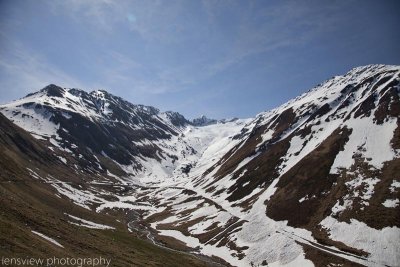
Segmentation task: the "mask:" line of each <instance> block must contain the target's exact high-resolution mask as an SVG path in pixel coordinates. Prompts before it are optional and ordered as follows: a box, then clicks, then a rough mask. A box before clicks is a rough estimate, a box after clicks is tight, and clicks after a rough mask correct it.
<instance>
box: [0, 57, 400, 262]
mask: <svg viewBox="0 0 400 267" xmlns="http://www.w3.org/2000/svg"><path fill="white" fill-rule="evenodd" d="M399 84H400V67H399V66H387V65H368V66H363V67H358V68H354V69H352V70H351V71H349V72H348V73H347V74H345V75H342V76H335V77H333V78H331V79H329V80H327V81H325V82H323V83H321V84H320V85H318V86H316V87H314V88H312V89H311V90H309V91H308V92H306V93H304V94H302V95H301V96H299V97H297V98H295V99H292V100H290V101H289V102H287V103H285V104H283V105H282V106H280V107H278V108H275V109H273V110H271V111H267V112H262V113H260V114H258V115H257V116H256V117H255V118H249V119H236V118H235V119H230V120H214V119H209V118H207V117H205V116H201V117H200V118H197V119H194V120H188V119H186V118H185V117H184V116H183V115H181V114H179V113H177V112H170V111H168V112H160V111H159V110H158V109H157V108H154V107H150V106H144V105H135V104H132V103H129V102H128V101H126V100H124V99H122V98H120V97H117V96H114V95H112V94H110V93H108V92H106V91H103V90H98V91H93V92H90V93H88V92H86V91H83V90H79V89H66V88H61V87H59V86H56V85H49V86H47V87H45V88H43V89H42V90H40V91H38V92H36V93H32V94H29V95H27V96H26V97H24V98H21V99H19V100H16V101H14V102H11V103H9V104H6V105H1V106H0V112H1V113H2V114H3V115H4V116H1V117H0V122H1V128H0V130H1V139H0V144H1V147H2V149H1V152H0V168H1V169H2V170H3V171H2V173H1V175H0V178H1V181H2V190H3V191H4V194H5V197H3V202H4V205H2V206H3V208H2V210H1V209H0V212H2V214H7V216H4V218H3V219H2V221H1V224H2V227H0V228H4V227H6V226H7V225H13V227H15V229H14V230H13V231H14V233H15V234H14V235H13V234H10V233H7V234H6V233H2V235H1V236H3V234H4V238H3V241H2V242H1V243H0V245H1V246H2V248H3V249H5V251H8V252H9V254H10V253H11V254H18V253H19V252H20V251H23V245H22V244H25V243H26V242H27V240H33V242H35V244H36V246H35V247H32V248H30V249H29V251H30V253H32V255H40V253H42V252H41V251H43V250H45V249H48V248H47V247H48V246H50V247H51V251H52V253H56V254H57V253H58V254H57V255H59V254H60V255H64V254H68V255H69V254H71V255H74V253H75V254H76V253H89V252H92V251H93V250H95V249H96V248H97V247H98V246H102V245H101V243H102V242H110V241H109V240H110V237H113V238H114V239H112V240H115V237H116V236H118V238H120V239H121V242H114V243H113V246H111V247H107V246H105V247H102V248H101V250H102V251H103V252H104V253H106V254H107V253H112V251H114V250H118V251H119V252H118V253H117V254H116V256H115V259H114V263H115V264H116V265H115V266H131V265H132V264H133V265H140V264H145V265H146V264H148V265H155V266H156V265H157V262H158V263H163V264H165V266H174V263H173V261H172V259H171V258H173V257H179V258H181V259H182V263H181V264H182V266H185V265H187V266H189V265H191V266H193V265H195V266H197V265H198V266H202V265H203V264H205V265H211V266H212V265H220V264H222V265H227V266H229V265H232V266H252V265H256V266H267V265H268V266H314V265H315V266H399V265H400V256H399V255H400V246H399V244H400V229H399V227H400V85H399ZM11 122H12V123H11ZM14 196H17V197H16V198H15V197H14ZM34 211H35V212H34ZM36 214H40V216H39V215H36ZM2 216H3V215H2ZM52 220H53V221H54V222H52ZM85 221H86V222H85ZM87 221H90V222H91V223H94V225H102V226H101V227H100V226H97V227H94V228H95V229H93V228H90V227H88V225H89V226H90V225H92V224H90V223H87ZM57 222H58V223H57ZM3 226H4V227H3ZM21 229H22V230H21ZM82 229H85V231H83V230H82ZM87 229H90V230H87ZM31 231H38V232H41V233H43V234H46V235H49V236H50V237H51V238H54V239H57V237H58V242H59V243H60V244H61V245H63V244H64V245H63V246H65V248H64V249H63V250H60V248H56V247H54V244H53V245H51V244H49V243H48V242H47V243H46V242H44V241H43V240H40V237H38V236H37V235H36V236H35V235H34V234H32V232H31ZM74 231H78V233H79V235H80V236H79V235H70V234H69V233H73V232H74ZM91 231H92V232H91ZM96 235H97V237H96ZM137 236H138V237H140V238H141V239H147V240H149V241H151V243H146V242H145V241H142V240H141V239H136V237H137ZM132 240H134V241H132ZM129 242H144V243H146V244H147V246H148V248H147V249H144V250H143V252H142V254H140V255H142V256H143V255H146V253H150V252H151V253H153V254H154V255H155V256H154V257H155V260H154V261H151V262H146V257H145V256H143V257H141V256H140V255H139V254H137V253H136V254H135V253H133V254H135V255H136V256H132V255H133V254H132V253H131V252H132V251H131V252H129V251H124V250H128V248H123V246H125V245H127V244H128V243H129ZM77 244H81V245H77ZM137 244H138V243H137ZM137 244H136V246H137ZM140 244H142V243H140ZM130 246H131V247H132V249H133V250H135V248H136V246H135V245H134V244H130ZM141 246H142V247H143V245H141ZM164 246H166V247H169V248H173V250H179V251H185V252H184V253H180V254H176V253H177V252H176V251H172V250H166V249H165V248H160V247H164ZM85 247H86V248H87V249H86V250H85V249H84V248H85ZM160 251H161V252H160ZM21 253H22V252H21ZM130 253H131V254H132V255H131V254H130ZM191 255H195V256H196V255H197V256H196V257H192V256H191ZM199 255H204V256H206V257H203V256H199ZM157 260H158V261H157ZM170 260H171V262H170ZM129 261H131V262H129Z"/></svg>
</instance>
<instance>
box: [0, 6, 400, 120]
mask: <svg viewBox="0 0 400 267" xmlns="http://www.w3.org/2000/svg"><path fill="white" fill-rule="evenodd" d="M399 10H400V1H398V0H394V1H389V0H382V1H375V0H373V1H369V0H358V1H356V0H345V1H337V0H303V1H283V0H279V1H272V0H260V1H245V0H240V1H239V0H238V1H234V0H221V1H216V0H204V1H197V0H182V1H179V0H176V1H175V0H163V1H152V0H142V1H134V0H126V1H125V0H115V1H114V0H51V1H50V0H49V1H44V0H0V103H6V102H9V101H11V100H14V99H18V98H20V97H23V96H25V95H26V94H28V93H31V92H34V91H37V90H39V89H41V88H43V87H44V86H46V85H48V84H51V83H53V84H57V85H60V86H62V87H67V88H81V89H83V90H86V91H92V90H96V89H104V90H107V91H108V92H110V93H112V94H114V95H117V96H121V97H122V98H124V99H126V100H128V101H130V102H132V103H134V104H145V105H151V106H155V107H157V108H159V109H160V110H162V111H167V110H172V111H178V112H180V113H181V114H183V115H184V116H186V117H187V118H195V117H198V116H200V115H203V114H204V115H206V116H208V117H211V118H217V119H221V118H232V117H239V118H247V117H254V116H255V115H256V114H258V113H260V112H262V111H265V110H269V109H272V108H274V107H277V106H279V105H281V104H283V103H285V102H286V101H288V100H289V99H291V98H294V97H296V96H298V95H300V94H301V93H303V92H305V91H307V90H309V89H310V88H312V87H314V86H315V85H317V84H319V83H321V82H323V81H324V80H326V79H329V78H331V77H332V76H335V75H340V74H344V73H346V72H347V71H349V70H350V69H351V68H353V67H357V66H361V65H367V64H393V65H400V49H399V48H400V46H399V44H400V30H399V28H400V15H399Z"/></svg>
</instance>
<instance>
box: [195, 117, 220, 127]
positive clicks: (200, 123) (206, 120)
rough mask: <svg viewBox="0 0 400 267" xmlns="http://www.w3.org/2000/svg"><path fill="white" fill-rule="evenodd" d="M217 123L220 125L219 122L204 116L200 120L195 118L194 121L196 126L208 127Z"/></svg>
mask: <svg viewBox="0 0 400 267" xmlns="http://www.w3.org/2000/svg"><path fill="white" fill-rule="evenodd" d="M216 123H218V121H217V120H215V119H209V118H207V117H206V116H204V115H201V116H200V117H199V118H195V119H193V120H192V124H193V125H194V126H207V125H211V124H216Z"/></svg>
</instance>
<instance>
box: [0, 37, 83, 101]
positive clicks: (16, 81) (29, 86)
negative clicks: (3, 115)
mask: <svg viewBox="0 0 400 267" xmlns="http://www.w3.org/2000/svg"><path fill="white" fill-rule="evenodd" d="M0 72H1V75H2V77H3V78H2V79H0V91H1V97H0V102H6V101H10V100H12V99H15V98H19V97H21V96H23V95H25V94H27V93H30V92H32V91H34V90H38V89H41V88H43V87H44V86H46V85H48V84H50V83H55V84H58V85H60V86H64V87H75V88H85V85H84V84H82V83H81V82H80V81H78V80H76V79H75V78H73V77H71V76H70V75H68V74H67V73H65V72H64V71H62V70H61V69H59V68H58V67H56V66H53V65H52V64H50V63H49V62H48V61H47V60H46V59H45V58H44V57H43V56H41V55H39V54H37V53H34V52H33V51H30V50H28V49H27V48H26V47H24V46H23V45H21V44H19V43H16V42H14V43H13V45H12V46H7V47H3V49H2V52H0Z"/></svg>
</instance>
